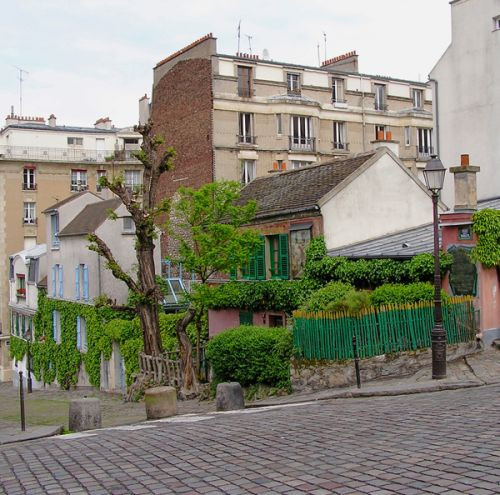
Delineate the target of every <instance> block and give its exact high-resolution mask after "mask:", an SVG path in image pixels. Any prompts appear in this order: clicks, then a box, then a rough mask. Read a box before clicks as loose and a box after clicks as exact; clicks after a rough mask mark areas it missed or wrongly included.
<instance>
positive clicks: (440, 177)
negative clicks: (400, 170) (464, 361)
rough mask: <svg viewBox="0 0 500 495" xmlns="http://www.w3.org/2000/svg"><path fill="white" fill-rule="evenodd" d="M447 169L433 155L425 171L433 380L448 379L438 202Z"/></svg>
mask: <svg viewBox="0 0 500 495" xmlns="http://www.w3.org/2000/svg"><path fill="white" fill-rule="evenodd" d="M445 173H446V169H445V168H444V167H443V164H442V163H441V160H440V159H439V158H437V156H435V155H433V156H432V158H431V160H429V161H428V162H427V165H426V166H425V169H424V178H425V184H426V186H427V188H428V189H429V191H430V192H431V193H432V206H433V214H434V328H433V329H432V332H431V342H432V378H433V379H434V380H438V379H441V378H446V332H445V330H444V328H443V311H442V308H441V271H440V267H439V232H438V220H439V219H438V201H439V192H440V191H441V189H443V182H444V174H445Z"/></svg>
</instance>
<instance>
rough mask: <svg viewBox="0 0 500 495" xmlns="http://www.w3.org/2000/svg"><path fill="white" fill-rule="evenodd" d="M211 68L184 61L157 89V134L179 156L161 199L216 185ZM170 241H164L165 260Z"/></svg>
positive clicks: (162, 188) (201, 62)
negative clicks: (183, 188) (187, 189)
mask: <svg viewBox="0 0 500 495" xmlns="http://www.w3.org/2000/svg"><path fill="white" fill-rule="evenodd" d="M212 106H213V97H212V67H211V61H210V60H209V59H208V60H207V59H190V60H183V61H180V62H179V63H177V64H176V65H175V66H174V67H172V68H171V69H170V70H169V71H168V72H167V73H166V74H165V75H164V76H163V77H162V78H161V79H160V81H159V82H158V84H157V85H156V86H155V88H154V94H153V105H152V119H153V123H154V130H155V133H157V134H161V135H162V136H164V137H165V140H166V143H167V144H168V145H169V146H173V147H174V148H175V150H176V152H177V158H176V159H175V166H174V169H173V170H171V171H170V172H167V173H165V174H163V176H162V177H161V179H160V184H159V188H158V197H159V198H164V197H172V196H173V195H174V194H175V191H176V190H177V189H178V188H179V187H180V186H191V187H195V188H198V187H200V186H202V185H203V184H206V183H207V182H212V181H213V161H214V157H213V147H212V142H213V139H212V135H213V130H212ZM166 250H167V240H166V239H163V240H162V254H163V255H164V256H165V255H166Z"/></svg>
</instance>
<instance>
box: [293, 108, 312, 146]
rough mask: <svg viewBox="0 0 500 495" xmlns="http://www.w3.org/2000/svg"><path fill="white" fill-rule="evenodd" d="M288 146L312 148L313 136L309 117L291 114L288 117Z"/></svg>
mask: <svg viewBox="0 0 500 495" xmlns="http://www.w3.org/2000/svg"><path fill="white" fill-rule="evenodd" d="M290 127H291V136H290V148H291V149H303V150H311V151H312V150H313V147H314V138H313V137H312V136H311V117H303V116H300V115H292V116H291V118H290Z"/></svg>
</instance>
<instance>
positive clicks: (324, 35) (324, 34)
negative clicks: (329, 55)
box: [323, 31, 326, 62]
mask: <svg viewBox="0 0 500 495" xmlns="http://www.w3.org/2000/svg"><path fill="white" fill-rule="evenodd" d="M323 38H324V40H325V62H326V33H325V32H324V31H323Z"/></svg>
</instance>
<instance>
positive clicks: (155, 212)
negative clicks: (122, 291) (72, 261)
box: [88, 121, 175, 356]
mask: <svg viewBox="0 0 500 495" xmlns="http://www.w3.org/2000/svg"><path fill="white" fill-rule="evenodd" d="M135 130H136V131H137V132H139V133H140V134H141V135H142V138H143V140H142V145H141V149H140V150H139V151H137V152H136V154H135V156H136V157H137V159H138V160H139V161H140V162H141V163H142V164H143V166H144V172H143V181H142V185H140V186H134V187H130V186H127V185H126V184H125V181H124V177H123V175H120V176H117V177H114V178H113V179H112V180H111V181H110V180H108V178H107V177H101V178H100V179H99V184H100V186H101V187H106V188H108V189H109V190H110V191H111V192H113V193H114V194H116V195H117V196H118V197H119V198H120V199H121V200H122V202H123V204H124V205H125V207H126V209H127V211H128V212H129V213H130V215H131V217H132V219H133V221H134V224H135V235H136V242H135V251H136V257H137V275H136V276H133V275H131V274H129V273H127V272H126V271H125V270H123V268H122V267H121V266H120V265H119V263H118V262H117V260H116V258H115V255H114V254H113V253H112V252H111V249H110V248H109V247H108V246H107V244H106V243H105V242H104V241H103V240H102V239H101V238H100V237H99V236H97V235H96V234H95V233H93V234H90V235H89V236H88V239H89V241H90V245H89V249H91V250H93V251H95V252H97V253H98V254H99V255H100V256H102V257H104V258H105V259H106V264H107V267H108V268H109V269H110V270H111V272H112V273H113V275H114V276H115V277H116V278H117V279H119V280H122V281H123V282H125V284H126V285H127V287H128V288H129V290H130V291H131V292H132V293H133V295H134V297H133V300H134V301H135V310H136V312H137V314H138V316H139V320H140V324H141V329H142V333H143V337H144V351H145V353H146V354H149V355H153V356H158V355H159V354H161V353H162V352H163V349H162V344H161V337H160V325H159V320H158V310H159V306H160V303H161V301H162V300H163V294H162V291H161V289H160V287H159V286H158V284H157V282H156V278H155V263H154V256H153V253H154V249H155V240H156V239H157V237H158V229H157V227H156V224H157V222H158V220H159V218H160V217H161V216H164V215H165V214H168V212H169V210H170V200H169V199H168V198H165V199H161V200H160V201H158V198H157V189H158V184H159V179H160V177H161V175H162V174H163V173H165V172H167V171H168V170H170V169H171V168H172V166H173V159H174V157H175V151H174V149H173V148H171V147H165V144H164V140H163V138H161V137H160V136H157V135H153V133H152V122H151V121H149V122H148V123H147V124H146V125H143V126H139V127H136V128H135ZM111 216H112V215H111Z"/></svg>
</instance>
